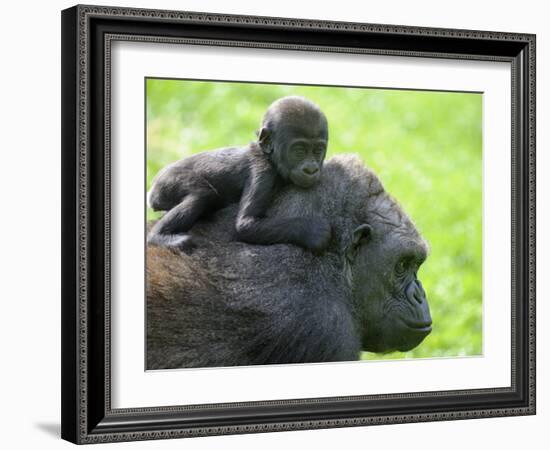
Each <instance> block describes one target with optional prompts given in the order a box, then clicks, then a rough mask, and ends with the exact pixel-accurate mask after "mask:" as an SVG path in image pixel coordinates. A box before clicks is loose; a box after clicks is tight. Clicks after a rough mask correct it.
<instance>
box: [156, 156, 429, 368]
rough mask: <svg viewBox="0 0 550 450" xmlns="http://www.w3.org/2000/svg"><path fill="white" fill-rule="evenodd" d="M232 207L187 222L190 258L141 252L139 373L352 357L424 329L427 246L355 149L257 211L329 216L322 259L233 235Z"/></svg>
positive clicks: (400, 345) (418, 335)
mask: <svg viewBox="0 0 550 450" xmlns="http://www.w3.org/2000/svg"><path fill="white" fill-rule="evenodd" d="M237 209H238V208H237V207H236V205H230V206H228V207H227V208H225V209H222V210H219V211H218V212H217V213H216V214H215V215H214V216H213V217H212V218H211V220H208V221H207V220H203V221H201V222H199V223H197V224H196V226H195V227H194V228H193V230H192V233H193V239H196V240H197V241H200V246H199V247H198V248H197V250H196V251H195V253H193V255H187V254H185V253H182V252H179V251H177V250H174V249H170V248H167V247H157V246H149V247H148V248H147V283H146V288H147V317H146V322H147V324H146V325H147V339H146V341H147V342H146V345H147V348H146V368H147V369H167V368H181V367H205V366H217V367H221V366H236V365H238V366H245V365H253V364H285V363H310V362H330V361H351V360H357V359H358V358H359V356H360V352H361V351H362V350H367V351H373V352H391V351H396V350H397V351H408V350H410V349H412V348H414V347H416V346H417V345H419V344H420V343H421V342H422V340H423V339H424V338H425V337H426V336H427V335H428V334H429V333H430V332H431V325H432V321H431V317H430V311H429V307H428V302H427V300H426V294H425V292H424V289H423V287H422V284H421V283H420V280H418V277H417V273H418V269H419V267H420V266H421V265H422V263H423V262H424V261H425V259H426V257H427V253H428V246H427V243H426V242H425V240H424V239H423V238H422V237H421V236H420V234H419V232H418V231H417V229H416V228H415V226H414V224H413V223H412V221H411V220H410V219H409V217H408V216H407V214H406V213H405V212H404V211H403V210H402V208H401V207H400V206H399V204H398V203H397V202H396V201H395V200H394V199H393V198H392V197H391V196H390V195H389V194H388V193H387V192H386V191H385V190H384V188H383V186H382V184H381V182H380V180H379V179H378V178H377V177H376V175H375V174H374V173H373V172H372V171H370V170H369V169H367V168H365V166H364V164H363V162H362V161H361V160H360V159H359V158H358V157H357V156H354V155H339V156H335V157H333V158H331V159H330V160H329V161H327V162H326V163H325V167H324V173H323V176H322V177H321V181H320V182H319V183H318V184H317V185H316V186H315V187H312V188H311V189H308V190H300V189H298V188H296V187H294V186H292V185H289V186H287V187H286V188H285V189H283V190H281V191H280V192H279V193H278V195H277V196H276V198H275V199H274V201H273V203H272V205H271V207H270V208H269V210H268V211H267V215H268V217H273V216H277V217H297V216H304V215H307V216H312V217H314V216H318V217H319V218H320V219H325V220H328V221H329V222H330V225H331V228H332V230H333V239H332V240H331V241H330V244H329V245H328V247H327V249H326V250H325V252H324V253H323V254H317V255H316V254H313V253H311V252H308V251H306V250H304V249H302V248H300V247H296V246H293V245H288V244H276V245H272V246H259V245H250V244H246V243H243V242H238V241H236V240H235V236H234V227H233V226H232V224H233V223H234V220H235V217H236V215H237V214H238V211H237Z"/></svg>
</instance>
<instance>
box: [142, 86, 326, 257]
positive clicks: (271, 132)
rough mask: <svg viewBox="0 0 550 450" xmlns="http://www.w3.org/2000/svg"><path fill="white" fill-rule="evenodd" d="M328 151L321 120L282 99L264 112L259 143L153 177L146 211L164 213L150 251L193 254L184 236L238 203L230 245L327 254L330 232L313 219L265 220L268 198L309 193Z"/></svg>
mask: <svg viewBox="0 0 550 450" xmlns="http://www.w3.org/2000/svg"><path fill="white" fill-rule="evenodd" d="M327 143H328V127H327V119H326V117H325V115H324V114H323V112H322V111H321V110H320V109H319V107H318V106H317V105H315V104H314V103H312V102H311V101H309V100H307V99H305V98H302V97H294V96H292V97H284V98H281V99H279V100H277V101H276V102H274V103H273V104H272V105H271V106H270V107H269V108H268V110H267V112H266V114H265V116H264V118H263V120H262V124H261V129H260V131H259V132H258V142H253V143H251V144H249V145H248V146H246V147H243V148H222V149H219V150H213V151H209V152H204V153H200V154H196V155H193V156H190V157H188V158H185V159H182V160H180V161H177V162H175V163H173V164H170V165H169V166H167V167H165V168H164V169H163V170H162V171H160V172H159V174H158V175H157V177H156V178H155V180H154V181H153V185H152V187H151V190H150V191H149V193H148V202H149V206H150V207H151V208H153V209H154V210H155V211H168V212H167V213H166V214H165V215H164V216H163V217H162V218H161V219H160V220H159V221H158V222H157V223H156V224H155V225H154V226H153V227H152V228H151V230H150V231H149V235H148V238H147V241H148V243H149V244H151V245H160V246H166V247H174V248H179V249H181V250H183V251H190V250H191V249H192V248H193V244H192V242H191V237H190V235H189V234H187V232H188V231H189V230H190V229H191V227H192V226H193V224H194V223H195V222H196V221H197V220H198V219H200V218H201V217H203V216H204V215H205V214H207V213H210V212H212V211H214V210H216V209H219V208H222V207H224V206H227V205H228V204H230V203H235V202H240V204H239V213H238V216H237V222H236V226H235V230H236V237H237V239H238V240H240V241H244V242H248V243H250V244H263V245H269V244H277V243H290V244H295V245H298V246H301V247H304V248H306V249H309V250H311V251H314V252H319V251H321V250H323V249H324V248H326V246H327V245H328V243H329V241H330V236H331V228H330V225H329V223H328V222H327V221H326V220H325V219H321V218H319V217H295V218H284V219H283V218H281V219H278V218H276V217H265V212H266V210H267V208H268V207H269V205H270V203H271V200H272V198H273V195H274V193H275V192H276V190H277V189H280V188H281V187H282V186H284V185H286V184H289V183H292V184H294V185H296V186H298V187H301V188H306V189H307V188H310V187H312V186H314V185H315V184H316V183H317V182H318V181H319V179H320V176H321V169H322V166H323V160H324V158H325V154H326V150H327Z"/></svg>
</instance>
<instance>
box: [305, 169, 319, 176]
mask: <svg viewBox="0 0 550 450" xmlns="http://www.w3.org/2000/svg"><path fill="white" fill-rule="evenodd" d="M317 172H319V169H318V168H317V167H304V173H306V174H307V175H315V174H316V173H317Z"/></svg>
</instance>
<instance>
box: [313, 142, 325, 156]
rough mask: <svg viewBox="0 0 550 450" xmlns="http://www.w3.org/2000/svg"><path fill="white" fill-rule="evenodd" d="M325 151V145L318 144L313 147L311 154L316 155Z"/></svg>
mask: <svg viewBox="0 0 550 450" xmlns="http://www.w3.org/2000/svg"><path fill="white" fill-rule="evenodd" d="M324 152H325V147H324V146H323V145H318V146H317V147H315V148H314V149H313V154H314V155H315V156H317V157H319V156H321V155H322V154H323V153H324Z"/></svg>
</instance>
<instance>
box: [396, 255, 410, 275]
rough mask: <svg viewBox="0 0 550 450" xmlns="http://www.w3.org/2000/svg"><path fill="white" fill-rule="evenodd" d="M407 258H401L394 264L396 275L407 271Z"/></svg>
mask: <svg viewBox="0 0 550 450" xmlns="http://www.w3.org/2000/svg"><path fill="white" fill-rule="evenodd" d="M407 267H408V260H407V259H406V258H401V259H400V260H399V262H398V263H397V264H396V265H395V273H396V275H403V274H404V273H405V272H406V271H407Z"/></svg>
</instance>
